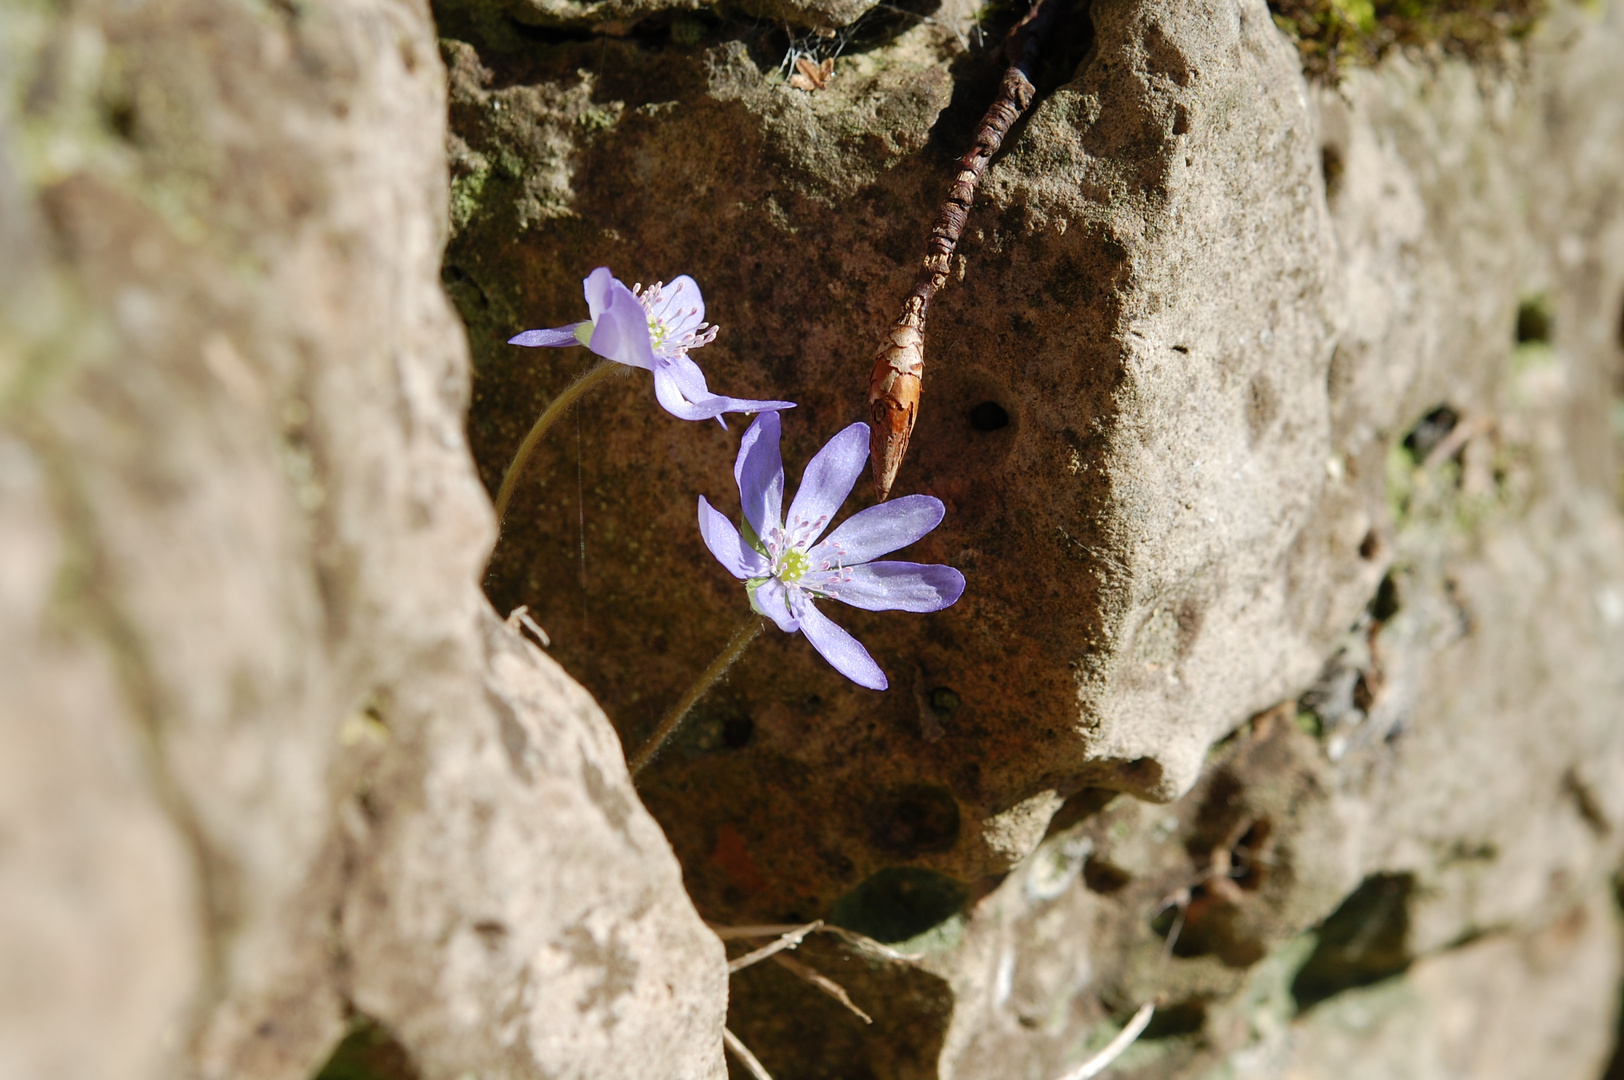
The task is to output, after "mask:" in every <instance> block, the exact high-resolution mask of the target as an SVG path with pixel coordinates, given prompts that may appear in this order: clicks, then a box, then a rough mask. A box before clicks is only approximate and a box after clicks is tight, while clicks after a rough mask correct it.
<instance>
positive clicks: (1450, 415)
mask: <svg viewBox="0 0 1624 1080" xmlns="http://www.w3.org/2000/svg"><path fill="white" fill-rule="evenodd" d="M1458 423H1460V413H1458V412H1456V411H1455V410H1454V409H1452V408H1450V407H1449V406H1448V405H1440V406H1438V407H1437V408H1436V409H1433V410H1432V411H1431V412H1429V413H1427V415H1425V416H1423V417H1422V418H1421V420H1420V422H1419V423H1417V424H1416V425H1415V427H1414V428H1413V429H1412V430H1411V431H1410V433H1409V434H1408V435H1406V436H1404V449H1406V450H1408V451H1409V452H1410V456H1411V457H1413V458H1414V459H1415V460H1416V461H1425V460H1426V459H1427V455H1428V454H1430V453H1432V451H1433V448H1434V447H1436V446H1437V445H1438V444H1439V443H1441V442H1443V441H1444V440H1445V439H1447V438H1448V437H1449V433H1450V432H1451V431H1454V430H1455V425H1456V424H1458Z"/></svg>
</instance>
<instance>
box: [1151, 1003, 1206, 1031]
mask: <svg viewBox="0 0 1624 1080" xmlns="http://www.w3.org/2000/svg"><path fill="white" fill-rule="evenodd" d="M1206 1023H1207V1003H1206V1002H1205V1001H1203V1000H1201V999H1200V998H1191V999H1189V1000H1188V1001H1175V1002H1172V1003H1170V1004H1168V1005H1165V1006H1163V1007H1162V1008H1160V1009H1157V1010H1156V1012H1155V1013H1154V1014H1153V1015H1152V1016H1151V1018H1150V1023H1149V1024H1146V1025H1145V1032H1144V1034H1143V1035H1141V1036H1139V1037H1140V1038H1141V1039H1145V1040H1155V1039H1171V1038H1174V1037H1176V1036H1179V1035H1195V1034H1197V1033H1199V1032H1200V1031H1201V1029H1202V1028H1203V1027H1205V1026H1206Z"/></svg>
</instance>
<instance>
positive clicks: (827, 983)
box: [773, 953, 874, 1024]
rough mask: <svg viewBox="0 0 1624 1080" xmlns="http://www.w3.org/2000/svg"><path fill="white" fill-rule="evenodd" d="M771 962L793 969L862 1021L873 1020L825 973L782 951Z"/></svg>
mask: <svg viewBox="0 0 1624 1080" xmlns="http://www.w3.org/2000/svg"><path fill="white" fill-rule="evenodd" d="M773 963H775V964H782V965H783V966H784V967H787V968H789V970H791V971H793V972H794V973H795V974H796V975H799V976H800V977H801V978H803V979H805V980H806V981H807V982H809V983H811V984H812V985H813V986H815V987H817V988H818V989H819V990H822V991H823V992H824V993H825V994H828V995H829V996H830V997H832V998H834V999H835V1000H836V1001H838V1002H840V1003H841V1004H842V1005H844V1006H846V1008H848V1009H850V1010H851V1011H852V1012H854V1013H856V1014H857V1015H858V1016H859V1017H861V1018H862V1020H863V1023H865V1024H872V1023H873V1022H874V1018H873V1017H872V1016H870V1015H868V1013H866V1012H864V1011H863V1010H862V1009H859V1008H858V1007H857V1003H856V1002H854V1001H852V999H851V995H850V994H848V993H846V988H845V987H844V986H841V985H840V984H839V983H837V982H835V981H834V980H833V979H831V978H829V977H828V976H827V975H824V974H822V973H820V972H817V971H814V970H813V969H812V968H810V967H808V966H806V965H805V964H803V963H801V962H800V961H799V960H791V959H790V958H789V957H787V956H785V955H784V954H783V953H779V954H778V955H777V956H775V957H773Z"/></svg>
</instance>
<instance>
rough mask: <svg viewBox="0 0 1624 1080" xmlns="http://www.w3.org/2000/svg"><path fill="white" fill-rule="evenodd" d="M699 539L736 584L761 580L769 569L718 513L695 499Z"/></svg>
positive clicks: (765, 562)
mask: <svg viewBox="0 0 1624 1080" xmlns="http://www.w3.org/2000/svg"><path fill="white" fill-rule="evenodd" d="M699 535H700V537H702V538H703V539H704V541H705V546H706V547H708V548H710V553H711V554H712V555H714V556H716V561H717V562H719V563H721V564H722V566H723V567H724V568H725V569H726V570H727V572H728V573H730V574H732V575H733V576H734V577H736V578H738V579H739V580H740V581H743V580H745V579H746V578H753V577H763V576H765V575H766V573H767V572H768V570H769V569H770V567H769V565H768V563H767V560H766V559H763V558H762V557H761V554H760V553H759V552H757V551H756V550H755V549H754V548H752V547H751V546H750V545H749V544H746V543H745V542H744V538H743V537H741V536H740V535H739V530H737V529H735V528H734V527H733V523H732V522H731V521H729V520H728V519H727V518H726V517H724V516H723V515H722V514H721V512H720V511H718V510H717V509H716V508H715V507H713V506H712V505H711V504H710V503H708V502H706V501H705V496H703V495H701V496H700V497H699Z"/></svg>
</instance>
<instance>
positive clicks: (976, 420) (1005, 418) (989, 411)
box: [970, 401, 1009, 431]
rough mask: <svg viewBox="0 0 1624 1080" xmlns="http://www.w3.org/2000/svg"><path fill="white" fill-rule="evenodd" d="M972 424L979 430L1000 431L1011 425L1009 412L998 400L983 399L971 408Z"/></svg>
mask: <svg viewBox="0 0 1624 1080" xmlns="http://www.w3.org/2000/svg"><path fill="white" fill-rule="evenodd" d="M970 426H971V427H973V428H975V429H976V430H977V431H998V430H1000V429H1001V428H1006V427H1008V426H1009V413H1008V411H1007V410H1005V408H1004V407H1003V406H1002V405H1000V404H998V402H996V401H983V402H982V403H981V404H980V405H977V406H976V407H975V408H973V409H971V410H970Z"/></svg>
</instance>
